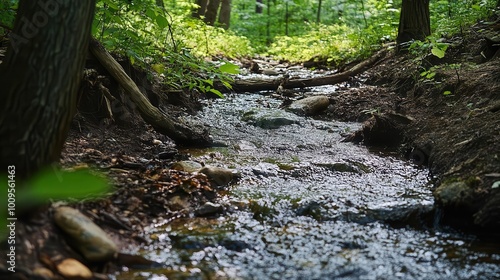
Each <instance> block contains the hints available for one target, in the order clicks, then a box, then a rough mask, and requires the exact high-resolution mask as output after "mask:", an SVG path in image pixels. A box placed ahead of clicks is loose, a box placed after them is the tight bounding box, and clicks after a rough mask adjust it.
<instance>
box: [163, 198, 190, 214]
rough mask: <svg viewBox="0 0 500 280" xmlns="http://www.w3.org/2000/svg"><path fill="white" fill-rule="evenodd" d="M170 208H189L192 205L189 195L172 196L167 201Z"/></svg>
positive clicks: (179, 209) (175, 209) (177, 209)
mask: <svg viewBox="0 0 500 280" xmlns="http://www.w3.org/2000/svg"><path fill="white" fill-rule="evenodd" d="M167 205H168V208H170V210H173V211H181V210H185V209H186V210H187V209H189V208H190V207H191V204H190V203H189V201H188V198H187V197H180V196H178V195H176V196H173V197H171V198H170V199H169V200H168V202H167Z"/></svg>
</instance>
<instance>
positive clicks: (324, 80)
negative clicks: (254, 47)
mask: <svg viewBox="0 0 500 280" xmlns="http://www.w3.org/2000/svg"><path fill="white" fill-rule="evenodd" d="M386 53H387V50H385V49H383V50H381V51H379V52H377V53H376V54H374V55H373V56H372V57H370V58H369V59H367V60H365V61H363V62H361V63H359V64H357V65H355V66H354V67H352V68H351V69H349V70H347V71H345V72H343V73H338V74H333V75H328V76H323V77H317V78H308V79H290V80H284V79H283V78H276V79H274V80H267V79H266V80H262V79H252V80H238V81H235V82H234V83H233V84H232V91H234V92H255V91H262V90H277V89H278V87H279V86H281V87H282V88H283V89H292V88H304V87H313V86H322V85H333V84H336V83H340V82H345V81H347V80H349V79H350V78H351V77H352V76H355V75H357V74H359V73H361V72H363V71H364V70H365V69H366V68H367V67H368V66H370V65H373V64H374V63H375V62H377V61H378V60H380V59H381V58H382V57H384V56H385V54H386ZM214 85H215V86H216V88H217V89H218V90H219V91H221V92H224V91H226V92H227V91H228V90H227V88H225V87H224V86H223V85H219V84H214Z"/></svg>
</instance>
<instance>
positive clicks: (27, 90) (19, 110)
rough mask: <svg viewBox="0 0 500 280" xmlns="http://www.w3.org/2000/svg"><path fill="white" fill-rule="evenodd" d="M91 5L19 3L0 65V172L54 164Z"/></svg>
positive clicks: (23, 172)
mask: <svg viewBox="0 0 500 280" xmlns="http://www.w3.org/2000/svg"><path fill="white" fill-rule="evenodd" d="M94 8H95V0H89V1H69V0H57V1H56V0H48V1H30V0H21V1H20V2H19V8H18V15H17V18H16V23H15V27H14V31H13V32H12V34H11V35H10V43H11V46H10V48H9V50H8V52H7V55H6V57H5V60H4V61H3V63H2V64H0V85H2V87H3V89H2V91H1V94H0V97H1V100H2V102H1V105H0V161H1V167H0V168H1V170H2V171H0V172H6V171H7V166H11V165H13V166H15V169H16V176H19V177H27V176H30V175H32V174H33V173H34V172H36V171H37V170H39V169H40V168H41V167H43V166H45V165H48V164H50V163H52V162H55V161H58V160H59V157H60V154H61V150H62V146H63V144H64V141H65V140H66V135H67V132H68V129H69V125H70V122H71V120H72V118H73V116H74V113H75V111H76V97H77V92H78V89H79V84H80V81H81V79H82V70H83V66H84V62H85V58H86V56H87V50H88V40H89V36H90V29H91V25H92V19H93V16H94Z"/></svg>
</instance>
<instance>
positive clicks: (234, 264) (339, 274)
mask: <svg viewBox="0 0 500 280" xmlns="http://www.w3.org/2000/svg"><path fill="white" fill-rule="evenodd" d="M279 105H280V103H279V101H276V100H272V99H270V98H269V97H264V96H262V95H257V94H248V95H236V96H231V97H228V98H226V99H224V100H215V101H211V103H210V104H208V106H207V107H206V109H205V110H204V112H203V114H202V115H201V116H200V118H202V119H203V120H204V121H205V122H206V123H208V124H209V125H210V126H211V133H212V135H213V136H214V138H215V140H217V141H218V142H223V143H225V144H226V145H227V147H223V148H220V147H219V148H211V149H204V150H189V151H186V152H189V153H190V154H191V155H192V156H193V157H197V158H198V159H200V160H201V161H204V162H205V163H206V164H212V165H219V166H224V167H230V168H235V169H237V170H238V171H239V172H240V173H241V175H242V177H241V180H240V181H239V182H238V183H237V184H235V185H233V186H231V187H230V190H229V192H228V193H227V195H225V196H224V197H223V198H222V199H221V202H220V203H221V204H223V205H224V207H225V209H226V211H225V214H223V215H222V216H218V217H213V218H183V219H179V220H175V221H173V222H171V223H168V224H166V225H158V226H152V227H151V229H150V230H149V232H148V233H147V234H148V235H153V234H154V235H155V236H156V238H155V241H154V242H152V245H150V246H148V247H145V248H143V249H141V254H143V255H145V256H146V257H148V258H150V259H153V260H155V261H157V262H159V263H162V264H165V268H162V269H154V270H148V271H128V272H123V273H121V274H120V275H117V276H116V278H117V279H500V268H499V267H498V264H499V263H500V248H499V247H498V243H494V244H487V243H484V242H478V241H477V240H476V239H475V237H473V236H466V235H463V234H459V233H456V232H453V231H451V230H442V229H440V230H438V229H435V228H434V227H433V226H432V225H433V224H432V220H433V216H434V212H433V209H432V204H433V198H432V194H431V190H430V188H431V185H430V184H429V178H428V176H427V171H426V170H424V169H419V168H417V167H415V166H412V165H411V164H409V163H407V162H405V161H402V160H400V159H397V158H395V157H388V156H379V155H376V154H374V153H370V152H369V151H368V150H367V149H366V148H364V147H361V146H356V145H353V144H351V143H342V142H341V139H342V136H341V135H343V134H345V133H348V132H350V131H353V130H355V129H357V128H358V127H359V124H352V123H341V122H325V121H319V120H314V119H311V118H302V117H301V118H300V122H299V123H298V124H290V125H286V126H283V127H280V128H278V129H262V128H259V127H256V126H253V125H251V124H247V123H245V122H243V121H241V116H242V115H243V114H244V113H245V112H248V111H249V110H258V108H262V107H264V108H278V107H279ZM409 225H410V226H409Z"/></svg>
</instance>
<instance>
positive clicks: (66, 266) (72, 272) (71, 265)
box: [57, 258, 92, 279]
mask: <svg viewBox="0 0 500 280" xmlns="http://www.w3.org/2000/svg"><path fill="white" fill-rule="evenodd" d="M57 271H58V272H59V273H60V274H61V275H62V276H64V278H66V279H91V278H92V272H91V271H90V269H88V267H86V266H85V265H83V264H82V263H81V262H79V261H77V260H75V259H71V258H69V259H65V260H63V261H62V262H61V263H60V264H58V265H57Z"/></svg>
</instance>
